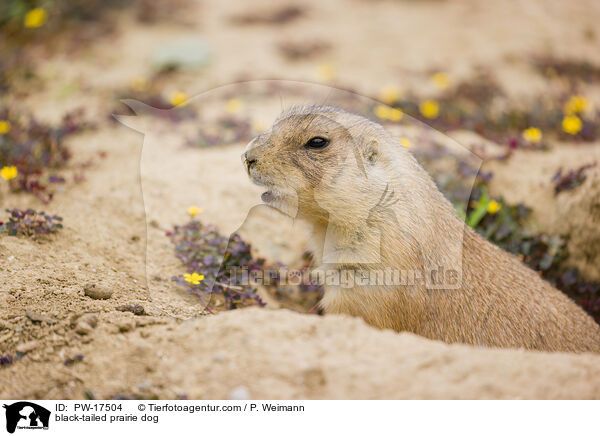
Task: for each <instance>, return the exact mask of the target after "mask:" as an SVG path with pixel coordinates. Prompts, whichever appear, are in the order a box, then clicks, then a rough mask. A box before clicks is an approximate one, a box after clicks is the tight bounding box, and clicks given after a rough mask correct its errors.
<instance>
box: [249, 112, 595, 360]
mask: <svg viewBox="0 0 600 436" xmlns="http://www.w3.org/2000/svg"><path fill="white" fill-rule="evenodd" d="M242 160H243V162H244V165H245V167H246V169H247V171H248V174H249V176H250V178H251V179H252V181H253V182H254V183H256V184H258V185H261V186H264V187H265V189H266V191H265V193H263V194H262V197H261V198H262V200H263V202H264V203H266V204H267V205H269V206H271V207H273V208H276V209H278V210H280V211H281V212H283V213H285V214H287V215H289V216H291V217H293V218H299V219H303V220H306V221H308V222H309V223H310V224H311V225H312V240H311V244H312V248H313V251H314V260H315V263H316V267H317V271H325V272H331V271H334V272H338V273H340V274H342V273H348V272H352V271H361V272H362V273H364V274H363V278H364V275H365V274H366V275H367V276H368V274H370V273H374V276H375V277H381V276H380V275H379V276H378V274H380V273H381V272H382V271H389V270H392V271H409V272H410V273H411V274H416V277H417V278H420V279H421V280H413V281H410V280H409V281H407V282H406V283H404V282H402V283H400V284H398V283H395V282H394V283H389V282H385V281H384V282H383V283H381V282H377V283H374V282H373V281H369V280H367V281H359V282H358V283H356V281H355V282H354V283H353V284H352V286H351V287H349V288H344V287H343V286H340V285H339V284H338V283H333V284H328V283H327V281H326V282H325V294H324V297H323V299H322V302H321V304H322V307H323V308H324V310H325V312H327V313H347V314H350V315H354V316H360V317H362V318H363V319H364V320H365V321H366V322H367V323H369V324H371V325H373V326H376V327H378V328H383V329H386V328H389V329H393V330H396V331H409V332H413V333H416V334H418V335H422V336H425V337H427V338H431V339H437V340H442V341H445V342H448V343H456V342H458V343H466V344H473V345H481V346H489V347H514V348H525V349H530V350H544V351H571V352H585V351H593V352H600V326H599V325H598V324H596V323H595V322H594V320H593V319H592V318H591V317H590V316H588V315H587V314H586V313H585V312H584V311H583V310H582V309H581V308H580V307H579V306H577V305H576V304H575V303H574V302H573V301H571V300H570V299H569V298H568V297H567V296H566V295H564V294H563V293H561V292H560V291H558V290H557V289H555V288H554V287H552V286H551V285H550V284H549V283H547V282H546V281H544V280H543V279H541V278H540V277H539V276H538V275H537V274H536V273H535V272H534V271H532V270H531V269H529V268H528V267H527V266H525V265H524V264H523V263H522V262H520V261H519V260H518V259H517V258H516V257H514V256H512V255H511V254H509V253H507V252H505V251H503V250H502V249H500V248H498V247H496V246H495V245H493V244H491V243H489V242H488V241H486V240H485V239H484V238H482V237H480V236H479V235H478V234H477V233H476V232H474V231H473V230H472V229H471V228H469V227H468V226H466V225H465V224H464V223H463V221H462V220H461V219H460V218H459V217H458V215H457V214H456V212H455V210H454V208H453V206H452V205H451V203H450V202H449V201H448V200H447V199H446V198H445V197H444V196H443V195H442V193H441V192H440V191H439V190H438V189H437V187H436V185H435V184H434V182H433V181H432V179H431V177H430V176H429V175H428V174H427V172H426V171H425V170H424V169H423V168H422V167H421V166H420V165H419V163H418V162H417V161H416V160H415V159H414V157H413V156H412V154H411V153H410V152H409V151H407V150H406V149H404V148H403V147H401V146H400V145H399V144H398V143H397V141H396V140H395V139H394V138H393V137H392V136H391V135H390V134H389V133H388V132H386V130H385V129H384V128H383V127H382V126H381V125H379V124H377V123H374V122H372V121H370V120H368V119H367V118H364V117H361V116H359V115H355V114H352V113H349V112H346V111H343V110H341V109H338V108H335V107H330V106H297V107H294V108H291V109H290V110H288V111H286V112H284V113H283V114H282V115H281V116H280V117H279V118H278V119H277V120H276V121H275V123H274V124H273V126H272V127H271V128H270V130H268V131H266V132H264V133H262V134H260V135H259V136H257V137H256V138H255V139H253V140H252V141H251V142H250V143H249V144H248V146H247V147H246V150H245V152H244V153H243V155H242ZM436 267H442V268H444V267H445V270H446V271H448V270H450V271H453V272H454V277H452V275H451V276H450V277H445V278H444V280H447V283H442V286H441V287H440V286H438V287H437V288H435V289H432V287H431V286H430V285H429V284H428V283H426V281H425V280H422V278H423V277H429V276H428V274H429V271H431V270H435V269H436Z"/></svg>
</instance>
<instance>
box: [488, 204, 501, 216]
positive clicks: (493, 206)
mask: <svg viewBox="0 0 600 436" xmlns="http://www.w3.org/2000/svg"><path fill="white" fill-rule="evenodd" d="M501 208H502V205H501V204H500V203H498V202H497V201H496V200H492V201H490V202H489V203H488V206H487V211H488V213H489V214H491V215H494V214H495V213H496V212H498V211H499V210H500V209H501Z"/></svg>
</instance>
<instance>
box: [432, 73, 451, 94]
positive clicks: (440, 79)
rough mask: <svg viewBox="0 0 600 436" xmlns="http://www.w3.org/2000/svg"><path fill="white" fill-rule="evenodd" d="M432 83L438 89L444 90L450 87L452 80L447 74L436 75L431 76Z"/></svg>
mask: <svg viewBox="0 0 600 436" xmlns="http://www.w3.org/2000/svg"><path fill="white" fill-rule="evenodd" d="M431 81H432V82H433V85H434V86H435V87H436V88H437V89H441V90H444V89H446V88H448V86H450V80H449V79H448V75H447V74H446V73H435V74H433V75H432V76H431Z"/></svg>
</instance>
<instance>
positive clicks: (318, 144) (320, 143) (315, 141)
mask: <svg viewBox="0 0 600 436" xmlns="http://www.w3.org/2000/svg"><path fill="white" fill-rule="evenodd" d="M328 145H329V140H328V139H325V138H322V137H320V136H315V137H314V138H311V139H309V140H308V142H307V143H306V144H305V145H304V146H305V147H306V148H313V149H319V148H325V147H327V146H328Z"/></svg>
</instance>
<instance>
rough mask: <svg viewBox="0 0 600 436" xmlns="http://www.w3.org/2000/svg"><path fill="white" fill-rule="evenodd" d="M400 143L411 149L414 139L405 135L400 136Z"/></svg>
mask: <svg viewBox="0 0 600 436" xmlns="http://www.w3.org/2000/svg"><path fill="white" fill-rule="evenodd" d="M400 145H401V146H402V147H404V148H406V149H407V150H410V149H411V148H412V141H411V140H410V139H408V138H407V137H406V136H403V137H402V138H400Z"/></svg>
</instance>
